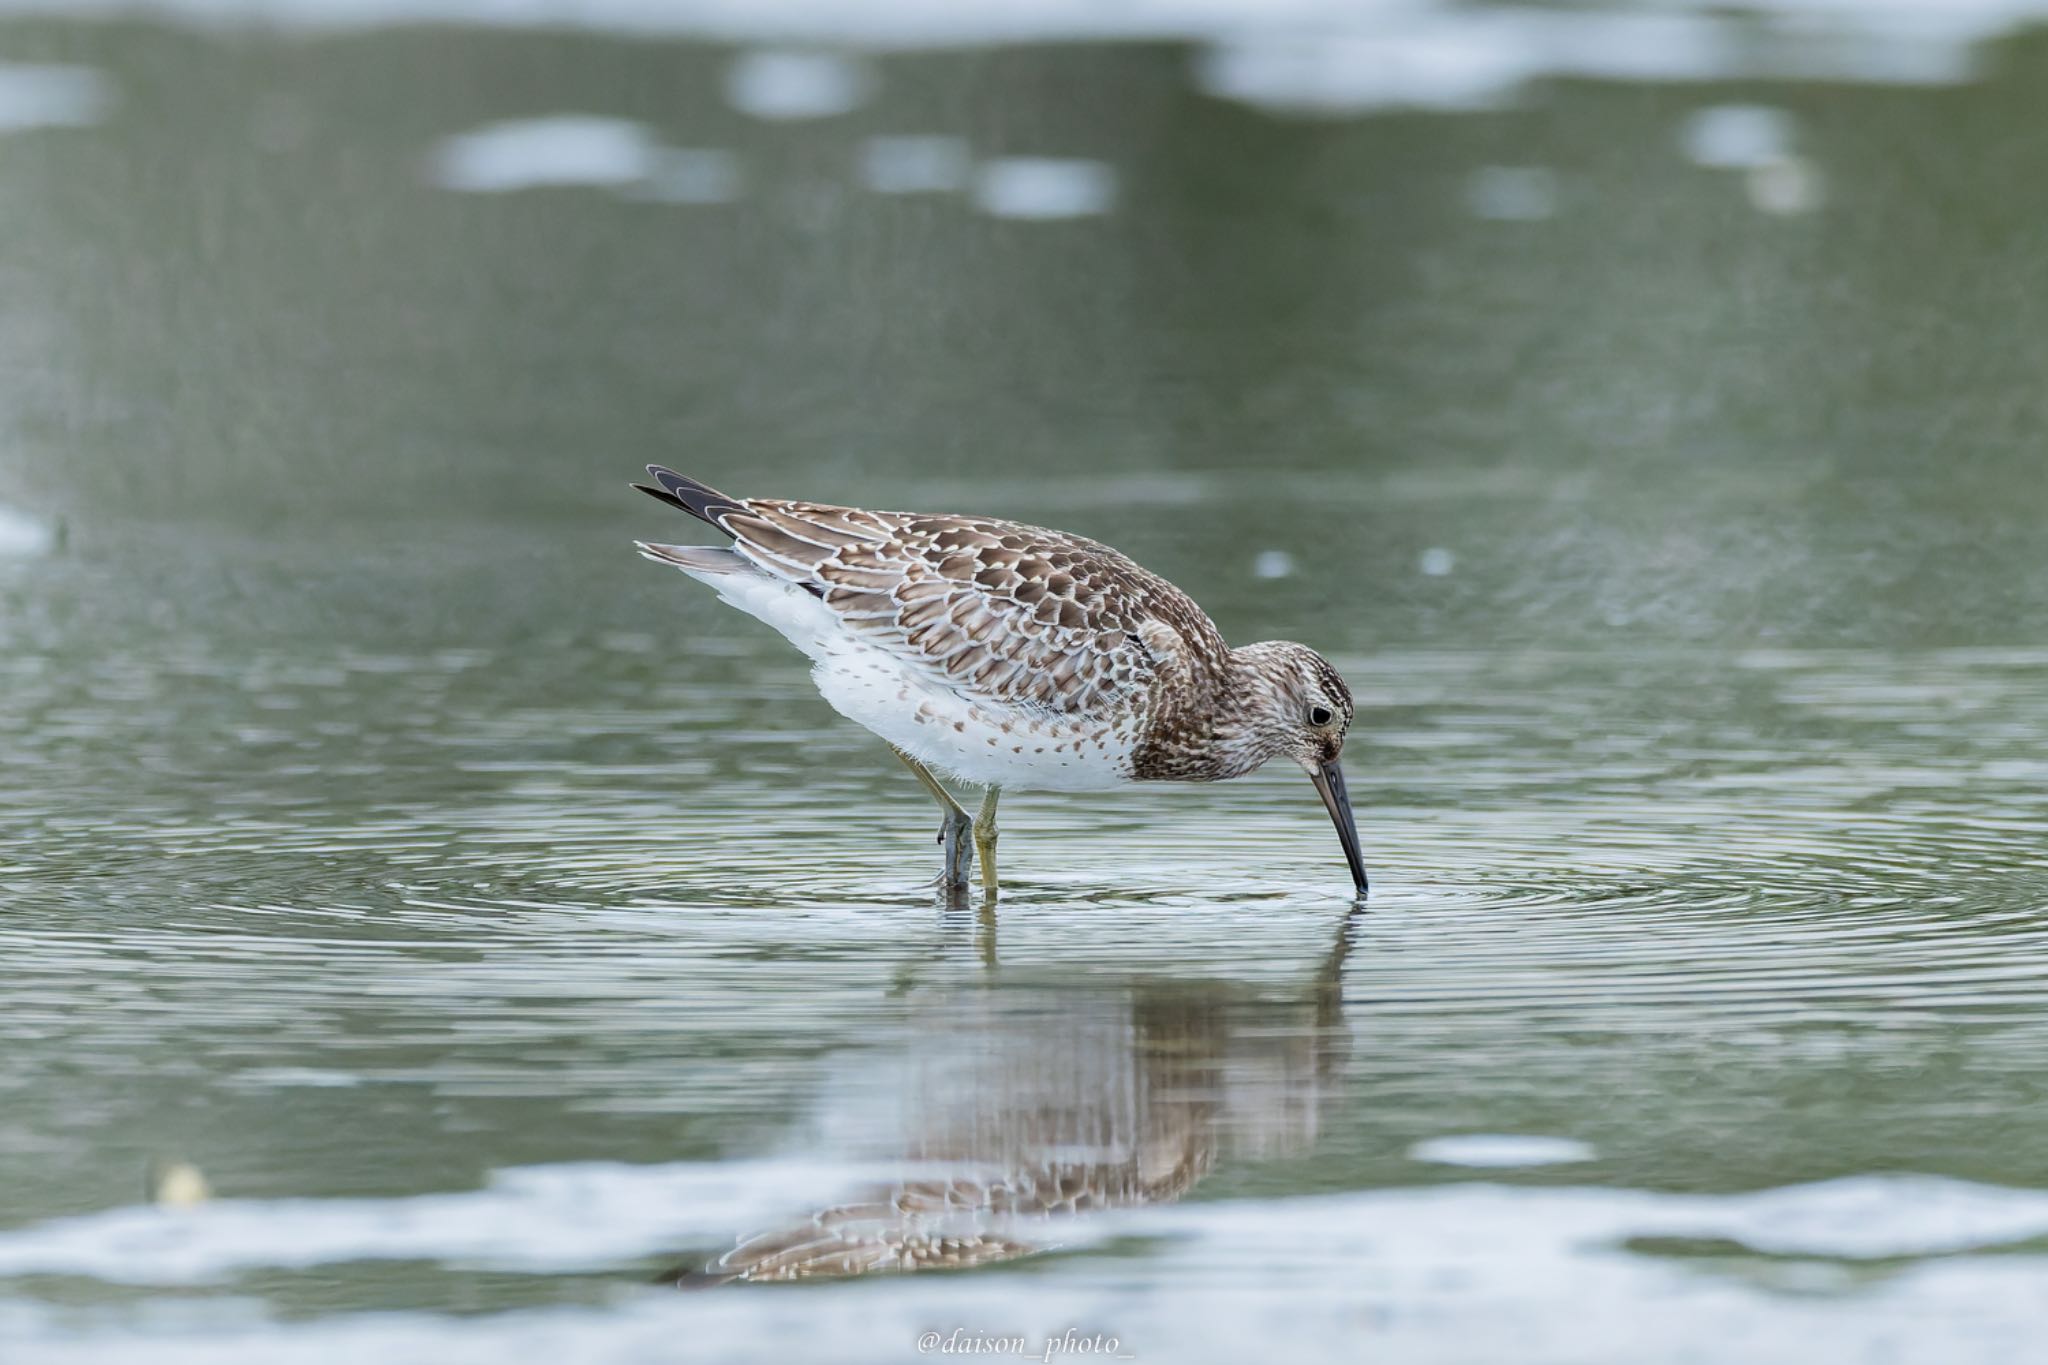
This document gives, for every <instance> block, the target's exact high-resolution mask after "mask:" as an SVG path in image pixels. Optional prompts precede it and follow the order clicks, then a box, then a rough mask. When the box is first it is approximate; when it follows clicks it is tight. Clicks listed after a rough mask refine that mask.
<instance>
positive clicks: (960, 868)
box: [938, 810, 974, 899]
mask: <svg viewBox="0 0 2048 1365" xmlns="http://www.w3.org/2000/svg"><path fill="white" fill-rule="evenodd" d="M939 847H940V849H941V850H942V856H943V858H944V862H943V864H942V865H941V867H940V870H939V880H938V887H939V890H940V891H942V892H944V893H945V894H946V895H947V896H948V897H949V898H952V899H959V898H961V897H964V896H965V895H966V894H967V885H968V873H969V871H970V869H972V867H973V866H974V821H973V820H972V819H970V818H969V817H968V815H967V812H965V811H962V810H955V811H952V812H950V813H949V814H948V815H947V816H946V821H945V823H944V824H942V825H940V826H939Z"/></svg>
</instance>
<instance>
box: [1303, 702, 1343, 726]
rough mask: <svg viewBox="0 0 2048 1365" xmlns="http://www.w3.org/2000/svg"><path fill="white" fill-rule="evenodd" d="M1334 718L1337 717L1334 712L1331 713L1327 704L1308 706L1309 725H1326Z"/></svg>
mask: <svg viewBox="0 0 2048 1365" xmlns="http://www.w3.org/2000/svg"><path fill="white" fill-rule="evenodd" d="M1335 719H1337V717H1336V716H1335V715H1334V714H1332V712H1331V711H1330V708H1329V707H1327V706H1311V707H1309V708H1308V723H1309V724H1310V725H1316V726H1322V725H1328V724H1329V723H1330V722H1331V721H1333V720H1335Z"/></svg>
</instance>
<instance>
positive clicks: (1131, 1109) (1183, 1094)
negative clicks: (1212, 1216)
mask: <svg viewBox="0 0 2048 1365" xmlns="http://www.w3.org/2000/svg"><path fill="white" fill-rule="evenodd" d="M1355 919H1356V912H1355V911H1354V912H1353V914H1352V915H1351V916H1347V917H1346V919H1345V921H1344V923H1343V925H1342V926H1341V927H1340V929H1339V931H1338V934H1337V940H1336V943H1335V945H1334V946H1333V947H1332V948H1331V950H1330V951H1329V952H1328V954H1327V955H1326V956H1325V957H1324V959H1323V961H1322V963H1321V964H1320V967H1319V968H1318V969H1317V970H1315V971H1314V973H1313V975H1312V977H1311V979H1310V980H1309V981H1307V982H1306V983H1304V984H1303V985H1302V986H1301V987H1300V988H1298V989H1297V990H1295V991H1292V992H1288V993H1284V994H1281V995H1278V996H1276V995H1274V994H1272V993H1259V992H1254V991H1252V990H1251V989H1250V988H1248V987H1246V986H1243V985H1241V984H1233V983H1218V982H1195V981H1174V982H1146V983H1137V984H1125V985H1120V986H1116V985H1102V986H1099V987H1087V986H1083V987H1059V988H1050V987H1044V986H1036V985H1002V986H997V985H990V986H986V987H983V988H979V989H967V990H961V991H956V992H952V993H949V994H948V995H946V996H945V997H943V998H941V999H938V1000H935V1001H934V1002H932V1003H931V1004H930V1005H929V1006H928V1007H927V1008H926V1009H924V1010H922V1011H920V1013H919V1014H918V1016H917V1017H916V1018H915V1019H914V1021H913V1025H914V1029H915V1038H916V1041H915V1042H914V1043H912V1044H911V1045H910V1046H909V1048H908V1049H907V1050H906V1053H905V1055H904V1056H903V1058H902V1065H901V1067H900V1070H899V1072H898V1074H900V1076H901V1078H902V1080H901V1084H900V1085H897V1086H893V1087H888V1086H885V1087H882V1089H883V1090H884V1092H885V1093H887V1094H889V1096H890V1097H891V1098H893V1099H895V1100H897V1101H899V1102H900V1105H901V1113H902V1120H901V1123H900V1125H897V1124H894V1123H891V1124H890V1125H889V1126H890V1127H892V1128H898V1129H899V1131H898V1133H897V1134H896V1136H895V1137H894V1138H893V1140H892V1142H891V1144H890V1146H891V1147H892V1148H893V1155H894V1156H896V1157H899V1158H900V1159H901V1160H902V1161H903V1162H904V1163H905V1165H906V1167H908V1168H910V1171H909V1173H908V1174H907V1175H906V1177H905V1178H903V1179H901V1180H897V1181H893V1182H890V1183H887V1184H883V1185H877V1186H875V1187H873V1188H871V1189H868V1190H865V1191H863V1192H862V1193H860V1194H859V1195H856V1196H854V1197H853V1198H851V1199H849V1200H847V1201H846V1202H843V1203H839V1204H835V1205H833V1206H832V1207H830V1208H826V1209H822V1210H820V1211H818V1212H817V1213H814V1214H812V1215H811V1216H810V1217H809V1218H806V1219H803V1220H801V1221H797V1222H792V1223H791V1224H790V1225H788V1226H784V1227H778V1228H775V1229H772V1230H769V1231H764V1232H761V1233H758V1234H755V1235H753V1236H749V1237H745V1238H743V1239H741V1241H740V1242H739V1244H738V1245H737V1246H735V1247H734V1248H733V1249H732V1250H731V1251H728V1252H726V1253H725V1254H724V1255H722V1256H720V1257H718V1258H717V1259H716V1260H714V1261H712V1262H711V1263H710V1264H709V1265H707V1266H705V1267H704V1268H703V1269H701V1270H698V1271H693V1272H691V1273H689V1274H685V1275H683V1276H682V1277H681V1278H680V1279H679V1281H678V1283H679V1284H680V1285H682V1286H683V1287H686V1288H694V1287H702V1286H710V1285H719V1284H728V1283H732V1282H736V1281H747V1282H754V1281H785V1280H808V1279H830V1278H844V1277H850V1276H857V1275H875V1274H889V1273H902V1272H906V1271H916V1270H958V1269H967V1268H971V1267H975V1266H985V1265H993V1264H995V1263H998V1262H1002V1261H1009V1260H1014V1259H1016V1258H1018V1257H1021V1256H1029V1255H1033V1254H1036V1253H1039V1252H1044V1251H1049V1250H1053V1249H1055V1248H1057V1247H1059V1246H1060V1245H1062V1244H1063V1242H1065V1241H1066V1240H1068V1239H1069V1238H1070V1237H1071V1235H1072V1231H1073V1227H1074V1222H1073V1220H1075V1219H1078V1218H1080V1217H1083V1216H1084V1215H1086V1214H1089V1213H1091V1212H1096V1211H1101V1210H1109V1209H1122V1208H1135V1207H1140V1206H1143V1205H1148V1204H1163V1203H1169V1202H1172V1201H1174V1200H1177V1199H1179V1198H1180V1197H1181V1196H1183V1195H1185V1194H1186V1193H1187V1192H1188V1191H1189V1190H1190V1189H1192V1188H1194V1186H1195V1184H1196V1182H1198V1181H1200V1180H1201V1179H1202V1178H1203V1177H1204V1176H1206V1175H1208V1174H1209V1173H1210V1172H1211V1171H1212V1170H1214V1169H1216V1167H1217V1166H1218V1164H1219V1163H1222V1162H1226V1161H1230V1160H1246V1161H1255V1160H1264V1159H1271V1158H1276V1157H1284V1156H1291V1155H1295V1154H1298V1153H1300V1152H1303V1151H1305V1150H1307V1149H1308V1148H1309V1147H1311V1146H1312V1145H1313V1144H1314V1143H1315V1141H1316V1138H1317V1135H1318V1131H1319V1128H1320V1124H1321V1117H1322V1112H1323V1109H1324V1107H1325V1101H1326V1100H1327V1098H1328V1096H1329V1095H1330V1094H1331V1093H1333V1087H1334V1082H1335V1078H1336V1073H1337V1071H1338V1069H1339V1068H1340V1067H1341V1065H1342V1062H1343V1060H1344V1058H1345V1056H1346V1055H1347V1054H1348V1052H1349V1043H1350V1038H1349V1034H1348V1033H1347V1032H1346V1030H1345V1028H1344V1024H1343V1011H1342V1003H1341V976H1342V971H1343V964H1344V958H1345V955H1346V953H1347V952H1348V950H1349V947H1350V943H1351V937H1352V931H1353V925H1354V921H1355ZM862 1079H863V1080H864V1081H865V1080H871V1079H872V1078H869V1077H865V1076H864V1077H863V1078H862Z"/></svg>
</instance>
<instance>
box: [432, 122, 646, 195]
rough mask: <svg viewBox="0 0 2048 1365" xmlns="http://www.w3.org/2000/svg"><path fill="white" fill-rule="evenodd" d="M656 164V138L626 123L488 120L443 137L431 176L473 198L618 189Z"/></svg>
mask: <svg viewBox="0 0 2048 1365" xmlns="http://www.w3.org/2000/svg"><path fill="white" fill-rule="evenodd" d="M656 164H657V148H656V144H655V140H654V135H653V134H652V133H651V132H649V131H648V129H647V128H646V127H644V126H643V125H641V124H638V123H634V122H631V121H629V120H627V119H615V118H599V117H597V116H595V115H589V114H557V115H552V116H549V117H545V118H531V119H514V120H510V121H507V122H504V123H493V124H489V125H487V126H485V127H483V128H479V129H477V130H476V131H474V132H469V133H462V134H459V135H457V136H455V137H451V138H448V139H446V140H445V141H443V142H442V143H441V145H440V146H439V147H438V148H437V149H436V150H435V153H434V157H433V165H432V171H431V175H432V178H433V180H434V182H435V183H436V184H438V185H440V186H442V187H443V188H444V189H451V190H461V191H465V192H467V193H471V194H503V193H507V192H509V191H512V190H528V189H539V188H542V187H547V186H561V185H598V186H624V185H632V184H636V183H640V182H644V181H646V180H647V179H648V178H649V177H650V175H651V174H652V173H653V171H654V169H655V166H656Z"/></svg>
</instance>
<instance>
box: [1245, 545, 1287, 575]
mask: <svg viewBox="0 0 2048 1365" xmlns="http://www.w3.org/2000/svg"><path fill="white" fill-rule="evenodd" d="M1293 572H1294V556H1293V555H1291V554H1289V553H1287V551H1285V550H1261V551H1259V553H1258V554H1257V556H1255V557H1254V558H1253V560H1252V577H1254V578H1286V577H1288V576H1289V575H1290V574H1292V573H1293Z"/></svg>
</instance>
